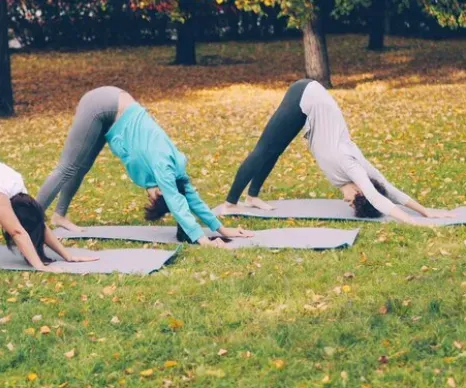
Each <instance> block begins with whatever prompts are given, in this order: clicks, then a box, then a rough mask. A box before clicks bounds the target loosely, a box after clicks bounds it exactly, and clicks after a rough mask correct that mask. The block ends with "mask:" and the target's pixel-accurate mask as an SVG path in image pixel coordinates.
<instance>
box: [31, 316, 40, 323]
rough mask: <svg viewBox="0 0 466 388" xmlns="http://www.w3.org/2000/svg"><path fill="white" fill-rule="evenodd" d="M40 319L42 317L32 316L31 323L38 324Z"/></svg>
mask: <svg viewBox="0 0 466 388" xmlns="http://www.w3.org/2000/svg"><path fill="white" fill-rule="evenodd" d="M41 319H42V315H34V316H33V317H32V322H39V321H40V320H41Z"/></svg>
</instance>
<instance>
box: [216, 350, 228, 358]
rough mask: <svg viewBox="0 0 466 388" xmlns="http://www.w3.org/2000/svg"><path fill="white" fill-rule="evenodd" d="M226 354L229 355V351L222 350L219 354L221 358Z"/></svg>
mask: <svg viewBox="0 0 466 388" xmlns="http://www.w3.org/2000/svg"><path fill="white" fill-rule="evenodd" d="M226 354H228V350H226V349H220V350H219V351H218V353H217V355H219V356H225V355H226Z"/></svg>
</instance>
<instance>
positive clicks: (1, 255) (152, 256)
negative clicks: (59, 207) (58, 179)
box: [0, 246, 177, 274]
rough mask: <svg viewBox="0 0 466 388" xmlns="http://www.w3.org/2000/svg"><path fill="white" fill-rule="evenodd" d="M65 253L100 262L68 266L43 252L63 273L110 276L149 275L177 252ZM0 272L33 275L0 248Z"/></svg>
mask: <svg viewBox="0 0 466 388" xmlns="http://www.w3.org/2000/svg"><path fill="white" fill-rule="evenodd" d="M69 251H70V252H71V253H72V254H74V255H79V256H84V255H85V256H97V257H99V258H100V259H99V260H97V261H91V262H87V263H68V262H66V261H63V260H62V259H60V258H59V257H58V255H56V254H55V253H53V252H51V251H49V250H47V254H48V255H49V257H50V258H52V259H56V260H57V261H56V262H54V263H52V264H50V266H53V267H59V268H61V269H63V272H66V273H75V274H85V273H112V272H120V273H126V274H150V273H151V272H154V271H157V270H159V269H160V268H161V267H162V266H163V265H164V264H165V263H166V262H167V261H168V260H170V259H171V258H172V257H174V256H175V255H176V253H177V251H165V250H160V249H105V250H101V251H90V250H88V249H80V248H71V249H69ZM0 269H4V270H20V271H34V268H33V267H31V266H30V265H28V264H27V263H26V262H25V260H24V259H23V257H22V256H21V255H20V254H19V253H17V251H16V252H15V253H12V252H11V251H9V250H8V248H7V247H5V246H0Z"/></svg>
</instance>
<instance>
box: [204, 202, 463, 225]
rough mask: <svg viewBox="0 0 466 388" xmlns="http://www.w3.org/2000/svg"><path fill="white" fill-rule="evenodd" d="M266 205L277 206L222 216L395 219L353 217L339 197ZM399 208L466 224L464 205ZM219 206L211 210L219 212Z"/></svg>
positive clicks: (442, 222) (422, 219) (445, 222)
mask: <svg viewBox="0 0 466 388" xmlns="http://www.w3.org/2000/svg"><path fill="white" fill-rule="evenodd" d="M267 203H268V204H270V205H272V206H274V207H276V209H274V210H260V209H256V208H247V207H245V208H244V211H239V212H232V213H229V214H224V215H223V216H241V217H257V218H294V219H318V220H346V221H366V222H387V221H395V219H393V218H392V217H388V216H384V217H380V218H358V217H355V216H354V210H353V209H352V208H351V207H350V206H349V205H348V204H347V203H346V202H344V201H343V200H340V199H285V200H280V201H268V202H267ZM402 209H403V210H404V211H406V212H407V213H409V214H412V215H413V216H414V217H416V218H417V219H418V220H419V221H420V222H424V223H430V224H431V223H433V224H436V225H461V224H466V207H459V208H457V209H454V210H452V212H453V213H455V214H456V217H455V218H429V219H427V218H425V217H422V216H421V215H420V214H418V213H416V212H413V211H412V210H410V209H407V208H405V207H403V206H402ZM221 210H222V205H220V206H217V207H216V208H215V209H214V210H213V211H214V213H215V214H217V215H220V213H221Z"/></svg>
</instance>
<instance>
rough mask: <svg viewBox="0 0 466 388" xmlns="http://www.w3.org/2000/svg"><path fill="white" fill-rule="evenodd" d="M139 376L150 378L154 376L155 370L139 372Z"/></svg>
mask: <svg viewBox="0 0 466 388" xmlns="http://www.w3.org/2000/svg"><path fill="white" fill-rule="evenodd" d="M139 374H140V375H141V376H142V377H150V376H152V375H153V374H154V370H153V369H146V370H143V371H141V372H139Z"/></svg>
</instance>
